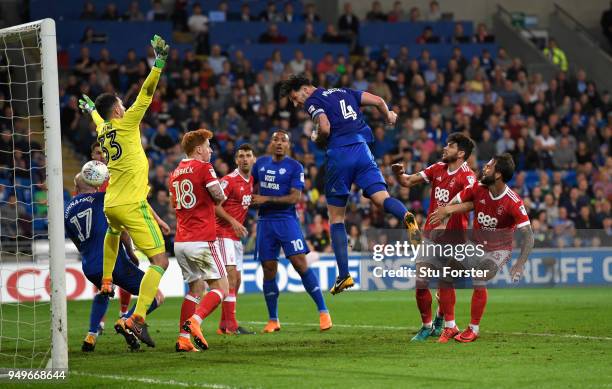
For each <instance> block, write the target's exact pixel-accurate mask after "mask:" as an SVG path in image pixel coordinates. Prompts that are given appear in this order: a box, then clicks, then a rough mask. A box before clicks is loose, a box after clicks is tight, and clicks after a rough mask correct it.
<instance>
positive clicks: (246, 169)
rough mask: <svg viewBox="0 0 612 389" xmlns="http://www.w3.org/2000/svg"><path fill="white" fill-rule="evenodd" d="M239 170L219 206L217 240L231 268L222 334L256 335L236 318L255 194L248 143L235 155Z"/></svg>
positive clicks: (228, 181)
mask: <svg viewBox="0 0 612 389" xmlns="http://www.w3.org/2000/svg"><path fill="white" fill-rule="evenodd" d="M235 160H236V165H237V166H238V167H237V168H236V170H234V171H233V172H231V173H230V174H228V175H226V176H225V177H223V178H222V179H221V187H222V188H223V192H225V195H226V196H227V200H225V201H224V202H223V204H222V205H217V207H216V208H215V213H216V215H217V242H218V243H219V249H220V250H221V258H222V259H223V263H224V264H225V270H226V271H227V280H228V281H229V294H228V295H227V297H226V298H225V300H223V304H222V312H221V321H220V322H219V329H218V330H217V333H219V334H240V335H253V334H255V333H254V332H251V331H249V330H247V329H246V328H244V327H242V326H239V325H238V322H237V321H236V297H237V292H238V289H239V288H240V281H241V277H240V272H241V271H242V259H243V249H242V242H241V241H240V239H242V238H244V237H246V236H247V235H248V231H247V229H246V228H245V226H244V221H245V220H246V217H247V213H248V211H249V205H251V196H252V195H253V183H254V180H253V177H252V176H251V169H252V168H253V165H254V164H255V153H254V151H253V148H252V147H251V146H250V145H249V144H247V143H245V144H243V145H240V147H238V150H236V155H235Z"/></svg>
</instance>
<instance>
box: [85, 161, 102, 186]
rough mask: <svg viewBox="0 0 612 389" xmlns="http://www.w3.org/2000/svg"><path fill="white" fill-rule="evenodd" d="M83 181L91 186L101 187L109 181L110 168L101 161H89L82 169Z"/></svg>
mask: <svg viewBox="0 0 612 389" xmlns="http://www.w3.org/2000/svg"><path fill="white" fill-rule="evenodd" d="M81 175H82V176H83V180H84V181H85V182H86V183H87V184H88V185H91V186H95V187H98V186H101V185H102V184H104V181H106V180H107V179H108V167H106V165H105V164H104V163H102V162H100V161H95V160H94V161H89V162H87V163H86V164H85V165H83V167H82V168H81Z"/></svg>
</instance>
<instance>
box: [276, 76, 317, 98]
mask: <svg viewBox="0 0 612 389" xmlns="http://www.w3.org/2000/svg"><path fill="white" fill-rule="evenodd" d="M304 85H312V82H311V81H310V80H309V79H308V77H305V76H302V75H299V74H293V75H291V76H290V77H289V78H288V79H286V80H285V81H282V82H281V85H280V97H281V98H283V97H286V96H289V94H290V93H291V92H294V91H298V90H300V88H301V87H303V86H304Z"/></svg>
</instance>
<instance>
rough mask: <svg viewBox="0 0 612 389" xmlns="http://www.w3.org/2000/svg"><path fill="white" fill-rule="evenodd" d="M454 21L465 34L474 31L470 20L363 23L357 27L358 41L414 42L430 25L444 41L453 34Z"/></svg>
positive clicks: (367, 44)
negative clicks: (461, 26)
mask: <svg viewBox="0 0 612 389" xmlns="http://www.w3.org/2000/svg"><path fill="white" fill-rule="evenodd" d="M456 23H461V24H462V25H463V29H464V31H465V34H466V35H468V36H471V35H472V34H473V31H474V27H473V23H472V22H454V21H440V22H416V23H411V22H400V23H364V24H363V25H361V26H360V27H359V41H360V43H361V44H362V45H364V46H379V45H392V44H400V45H401V44H404V45H406V44H410V43H416V40H417V38H418V37H419V36H420V35H421V34H422V33H423V29H424V28H425V27H427V26H430V27H431V28H432V29H433V33H434V35H437V36H439V37H440V38H441V39H442V42H444V41H445V40H446V39H448V38H450V37H451V36H452V35H453V30H454V28H455V24H456Z"/></svg>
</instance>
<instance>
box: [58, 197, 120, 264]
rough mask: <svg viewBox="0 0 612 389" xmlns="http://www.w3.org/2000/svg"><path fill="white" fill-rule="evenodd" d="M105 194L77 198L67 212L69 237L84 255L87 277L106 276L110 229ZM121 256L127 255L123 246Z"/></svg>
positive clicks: (66, 221)
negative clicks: (104, 266) (105, 249)
mask: <svg viewBox="0 0 612 389" xmlns="http://www.w3.org/2000/svg"><path fill="white" fill-rule="evenodd" d="M104 194H105V193H104V192H97V193H84V194H80V195H77V196H74V197H73V198H72V200H70V203H68V206H67V207H66V210H65V212H64V226H65V228H66V234H68V237H69V238H70V239H71V240H72V241H73V242H74V244H75V245H76V246H77V249H78V250H79V253H81V256H82V260H83V273H85V274H95V273H101V272H102V266H103V265H102V261H103V260H102V257H103V251H104V236H105V235H106V230H107V228H108V223H107V221H106V216H104ZM119 255H125V256H126V257H127V253H126V252H125V249H124V248H123V247H122V246H120V250H119Z"/></svg>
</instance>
